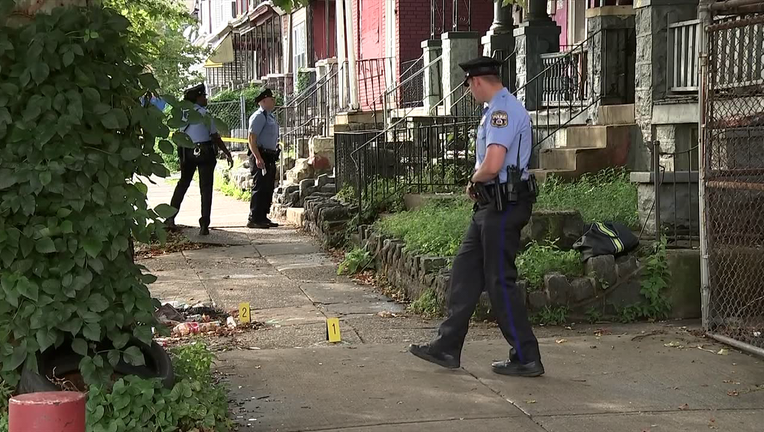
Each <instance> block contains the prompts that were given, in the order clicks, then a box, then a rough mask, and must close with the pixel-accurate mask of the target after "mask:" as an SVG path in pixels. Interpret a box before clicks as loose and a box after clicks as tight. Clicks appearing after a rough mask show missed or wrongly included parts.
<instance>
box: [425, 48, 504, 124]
mask: <svg viewBox="0 0 764 432" xmlns="http://www.w3.org/2000/svg"><path fill="white" fill-rule="evenodd" d="M499 51H500V50H494V51H493V54H492V56H491V57H493V56H495V55H496V53H497V52H499ZM514 55H517V47H515V49H514V50H512V52H511V53H509V54H507V56H506V57H504V59H503V60H502V61H501V64H505V63H506V62H508V61H509V59H510V58H512V56H514ZM459 90H462V91H463V92H464V94H462V95H461V96H460V97H459V99H457V100H456V101H454V102H453V103H452V104H451V106H449V109H448V111H447V112H451V110H452V109H453V108H454V107H455V106H456V105H457V104H458V103H459V102H461V101H462V100H464V99H465V98H466V97H467V96H469V95H470V93H469V92H467V91H464V86H458V87H455V88H454V89H453V90H451V92H450V93H448V94H447V95H446V96H444V97H443V98H442V99H441V100H439V101H438V102H436V103H435V105H433V106H432V107H431V108H430V115H434V114H433V113H434V112H436V111H437V110H438V107H440V106H441V105H442V104H444V103H445V102H446V99H448V98H449V97H451V96H453V95H454V93H456V92H457V91H459Z"/></svg>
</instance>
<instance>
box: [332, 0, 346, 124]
mask: <svg viewBox="0 0 764 432" xmlns="http://www.w3.org/2000/svg"><path fill="white" fill-rule="evenodd" d="M344 18H345V0H337V14H336V18H335V20H334V21H335V24H337V63H339V66H338V67H339V77H338V80H337V82H338V85H337V87H338V90H339V92H338V94H339V98H340V100H339V108H340V110H345V109H347V100H348V98H347V92H348V80H347V77H348V72H347V70H348V69H347V61H346V58H345V43H346V40H347V39H346V38H345V20H344Z"/></svg>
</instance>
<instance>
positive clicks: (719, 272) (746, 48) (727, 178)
mask: <svg viewBox="0 0 764 432" xmlns="http://www.w3.org/2000/svg"><path fill="white" fill-rule="evenodd" d="M707 37H708V39H707V41H708V43H707V50H708V66H707V73H705V74H704V75H705V77H704V78H705V80H704V81H702V82H704V85H705V92H701V107H702V108H703V115H704V116H705V119H704V120H705V131H704V133H703V134H702V139H703V148H702V155H703V164H702V165H703V166H702V170H703V179H702V180H703V181H702V189H701V194H702V197H703V201H704V206H703V216H704V224H705V227H704V230H703V231H704V232H703V237H702V240H703V241H704V243H705V249H706V256H707V261H706V262H704V298H703V301H704V304H703V306H704V307H703V312H704V326H705V327H706V330H708V331H709V332H710V334H711V335H713V336H714V337H716V338H718V339H720V340H723V341H725V342H728V343H731V344H733V345H737V346H739V347H741V348H747V349H749V350H752V351H758V352H759V353H764V349H763V348H764V15H763V14H757V15H743V16H726V17H718V18H716V19H714V20H713V22H712V23H711V24H710V25H709V26H707Z"/></svg>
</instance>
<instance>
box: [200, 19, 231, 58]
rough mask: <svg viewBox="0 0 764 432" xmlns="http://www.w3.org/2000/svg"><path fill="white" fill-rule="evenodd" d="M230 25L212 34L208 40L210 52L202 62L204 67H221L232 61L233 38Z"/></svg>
mask: <svg viewBox="0 0 764 432" xmlns="http://www.w3.org/2000/svg"><path fill="white" fill-rule="evenodd" d="M231 30H232V29H231V26H226V27H225V28H224V29H223V30H221V31H220V32H219V33H218V34H216V35H213V36H212V38H211V41H210V48H211V49H212V54H210V56H209V57H208V58H207V61H205V62H204V67H206V68H217V67H222V66H223V65H224V64H225V63H231V62H233V61H234V50H233V38H232V36H231Z"/></svg>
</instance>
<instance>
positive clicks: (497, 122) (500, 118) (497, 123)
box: [491, 111, 509, 128]
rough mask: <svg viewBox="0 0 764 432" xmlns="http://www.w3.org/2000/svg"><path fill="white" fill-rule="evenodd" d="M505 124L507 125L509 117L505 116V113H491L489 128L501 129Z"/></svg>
mask: <svg viewBox="0 0 764 432" xmlns="http://www.w3.org/2000/svg"><path fill="white" fill-rule="evenodd" d="M507 124H509V116H507V112H506V111H494V112H493V113H491V126H493V127H497V128H503V127H506V126H507Z"/></svg>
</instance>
